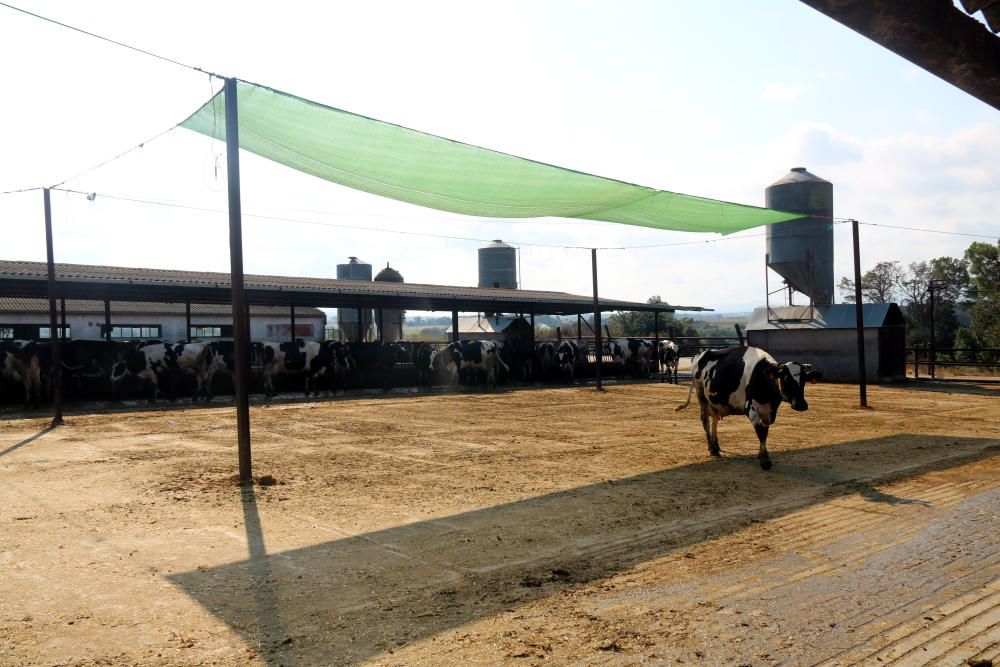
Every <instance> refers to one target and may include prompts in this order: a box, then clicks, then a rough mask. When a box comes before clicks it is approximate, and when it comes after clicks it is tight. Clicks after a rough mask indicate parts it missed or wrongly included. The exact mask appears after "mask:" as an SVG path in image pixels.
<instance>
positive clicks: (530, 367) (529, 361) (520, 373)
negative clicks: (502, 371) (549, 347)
mask: <svg viewBox="0 0 1000 667" xmlns="http://www.w3.org/2000/svg"><path fill="white" fill-rule="evenodd" d="M501 357H502V358H503V360H504V363H505V364H507V366H509V367H510V368H511V371H512V372H511V374H512V375H513V376H514V377H516V378H517V379H518V380H521V381H522V382H531V381H532V380H533V379H534V378H535V367H536V362H535V350H534V347H533V346H532V344H531V341H530V340H524V339H520V338H512V339H509V340H506V341H504V344H503V349H502V350H501Z"/></svg>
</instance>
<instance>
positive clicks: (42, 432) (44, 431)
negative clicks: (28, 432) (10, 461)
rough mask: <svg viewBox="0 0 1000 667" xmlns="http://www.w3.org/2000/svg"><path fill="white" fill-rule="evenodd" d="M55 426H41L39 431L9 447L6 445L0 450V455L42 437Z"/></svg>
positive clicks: (4, 454)
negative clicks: (5, 447)
mask: <svg viewBox="0 0 1000 667" xmlns="http://www.w3.org/2000/svg"><path fill="white" fill-rule="evenodd" d="M55 428H56V427H55V426H46V427H45V428H43V429H42V430H41V431H39V432H38V433H36V434H35V435H33V436H30V437H28V438H25V439H24V440H22V441H21V442H18V443H15V444H13V445H11V446H10V447H8V448H7V449H5V450H3V451H2V452H0V456H7V455H8V454H10V453H11V452H13V451H15V450H18V449H20V448H21V447H24V446H25V445H27V444H30V443H32V442H34V441H35V440H38V439H39V438H40V437H42V436H43V435H45V434H46V433H48V432H49V431H51V430H53V429H55Z"/></svg>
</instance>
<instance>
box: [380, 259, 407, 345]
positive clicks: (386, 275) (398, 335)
mask: <svg viewBox="0 0 1000 667" xmlns="http://www.w3.org/2000/svg"><path fill="white" fill-rule="evenodd" d="M375 282H377V283H380V282H385V283H401V282H404V281H403V275H402V274H401V273H400V272H399V271H397V270H396V269H394V268H392V267H391V266H389V263H388V262H386V265H385V268H384V269H382V270H381V271H379V272H378V273H377V274H376V275H375ZM376 312H377V311H376ZM405 319H406V311H405V310H399V309H397V308H383V309H382V321H381V322H379V321H376V322H375V325H376V326H377V327H379V328H380V329H381V330H382V341H383V342H386V343H392V342H395V341H397V340H403V322H404V321H405ZM376 320H377V318H376Z"/></svg>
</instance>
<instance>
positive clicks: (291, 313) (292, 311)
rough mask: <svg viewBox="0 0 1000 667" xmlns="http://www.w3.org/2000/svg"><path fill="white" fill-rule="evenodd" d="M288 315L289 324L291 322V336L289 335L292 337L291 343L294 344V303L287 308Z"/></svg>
mask: <svg viewBox="0 0 1000 667" xmlns="http://www.w3.org/2000/svg"><path fill="white" fill-rule="evenodd" d="M288 315H289V317H290V318H291V322H292V334H291V335H292V342H293V343H294V342H295V304H294V303H293V304H292V305H291V306H289V311H288Z"/></svg>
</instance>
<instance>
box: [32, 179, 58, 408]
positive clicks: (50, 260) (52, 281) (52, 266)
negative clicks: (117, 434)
mask: <svg viewBox="0 0 1000 667" xmlns="http://www.w3.org/2000/svg"><path fill="white" fill-rule="evenodd" d="M42 200H43V204H44V206H45V259H46V264H47V265H48V283H49V341H50V343H49V345H50V346H51V349H52V403H53V406H52V425H53V426H60V425H61V424H62V423H63V396H62V345H61V344H60V341H59V338H60V336H59V322H58V320H57V319H56V263H55V256H54V254H53V251H52V200H51V197H50V196H49V189H48V188H44V189H43V190H42ZM36 396H37V394H36Z"/></svg>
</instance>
